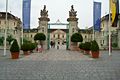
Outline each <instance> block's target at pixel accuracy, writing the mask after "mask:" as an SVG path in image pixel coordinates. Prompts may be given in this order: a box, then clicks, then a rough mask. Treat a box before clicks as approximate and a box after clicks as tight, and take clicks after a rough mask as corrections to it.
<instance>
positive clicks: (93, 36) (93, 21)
mask: <svg viewBox="0 0 120 80" xmlns="http://www.w3.org/2000/svg"><path fill="white" fill-rule="evenodd" d="M93 16H94V0H93ZM93 40H95V31H94V17H93Z"/></svg>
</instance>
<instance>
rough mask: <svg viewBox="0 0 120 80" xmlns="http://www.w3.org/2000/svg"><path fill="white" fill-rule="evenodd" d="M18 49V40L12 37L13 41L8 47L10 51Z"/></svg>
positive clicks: (17, 50)
mask: <svg viewBox="0 0 120 80" xmlns="http://www.w3.org/2000/svg"><path fill="white" fill-rule="evenodd" d="M19 51H20V48H19V45H18V42H17V40H16V39H14V41H13V43H12V45H11V47H10V52H19Z"/></svg>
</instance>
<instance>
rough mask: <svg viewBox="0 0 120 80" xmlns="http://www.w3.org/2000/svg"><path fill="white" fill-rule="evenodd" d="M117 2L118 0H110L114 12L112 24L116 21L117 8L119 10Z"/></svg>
mask: <svg viewBox="0 0 120 80" xmlns="http://www.w3.org/2000/svg"><path fill="white" fill-rule="evenodd" d="M116 3H117V0H110V8H111V13H112V24H113V23H114V21H115V17H116V10H117V7H116Z"/></svg>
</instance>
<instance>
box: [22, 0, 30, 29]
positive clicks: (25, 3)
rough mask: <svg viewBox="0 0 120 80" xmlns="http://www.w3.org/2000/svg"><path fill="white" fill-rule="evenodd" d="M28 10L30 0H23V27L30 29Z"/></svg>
mask: <svg viewBox="0 0 120 80" xmlns="http://www.w3.org/2000/svg"><path fill="white" fill-rule="evenodd" d="M30 11H31V0H23V9H22V19H23V29H26V30H27V29H30Z"/></svg>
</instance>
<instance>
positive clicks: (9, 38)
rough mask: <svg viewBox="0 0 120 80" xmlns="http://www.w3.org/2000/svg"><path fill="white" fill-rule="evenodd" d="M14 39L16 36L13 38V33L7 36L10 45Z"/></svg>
mask: <svg viewBox="0 0 120 80" xmlns="http://www.w3.org/2000/svg"><path fill="white" fill-rule="evenodd" d="M13 40H14V38H13V37H12V36H11V35H9V36H8V37H7V41H8V42H9V45H10V43H11V42H12V41H13Z"/></svg>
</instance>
